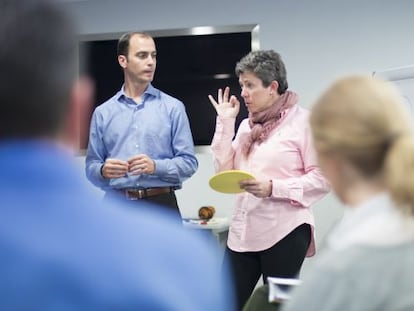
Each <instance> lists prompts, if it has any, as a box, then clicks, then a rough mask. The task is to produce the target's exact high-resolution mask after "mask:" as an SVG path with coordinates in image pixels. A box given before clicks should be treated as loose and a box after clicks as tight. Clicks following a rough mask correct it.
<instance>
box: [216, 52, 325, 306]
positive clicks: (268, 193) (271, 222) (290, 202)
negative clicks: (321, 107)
mask: <svg viewBox="0 0 414 311" xmlns="http://www.w3.org/2000/svg"><path fill="white" fill-rule="evenodd" d="M236 75H237V76H238V78H239V83H240V87H241V97H243V100H244V102H245V105H246V106H247V109H248V111H249V117H248V118H247V119H245V120H243V121H242V123H241V124H240V126H239V129H238V130H237V134H236V136H235V137H234V134H235V121H236V116H237V115H238V113H239V109H240V102H239V101H238V100H237V98H236V96H234V95H231V96H230V89H229V88H228V87H226V88H225V89H224V92H223V90H222V89H219V90H218V97H217V100H216V99H215V98H214V97H213V96H211V95H209V99H210V101H211V103H212V105H213V106H214V108H215V109H216V111H217V121H216V122H217V123H216V131H215V134H214V137H213V141H212V144H211V147H212V150H213V155H214V165H215V169H216V171H217V172H220V171H224V170H230V169H237V170H244V171H247V172H249V173H251V174H253V175H254V176H255V178H256V179H254V180H245V181H242V182H241V183H240V187H241V188H243V189H244V190H245V192H243V193H241V194H238V195H237V199H236V205H235V209H234V214H233V217H232V220H231V225H230V230H229V237H228V241H227V249H226V256H228V259H229V260H230V263H231V265H232V268H233V272H234V281H235V288H236V294H237V299H238V306H239V308H240V309H241V308H242V307H243V305H244V304H245V302H246V301H247V299H248V298H249V296H250V295H251V293H252V291H253V289H254V288H255V286H256V284H257V281H258V280H259V278H260V276H263V281H264V282H265V283H266V279H267V277H268V276H274V277H295V276H297V274H298V273H299V270H300V267H301V265H302V263H303V260H304V258H305V256H312V255H313V254H314V253H315V243H314V218H313V215H312V211H311V205H312V204H313V203H315V202H316V201H318V200H319V199H321V198H322V197H323V196H324V195H325V194H326V193H327V192H328V191H329V185H328V183H327V181H326V180H325V178H324V177H323V176H322V174H321V172H320V170H319V168H318V166H317V162H316V157H315V152H314V149H313V145H312V141H311V132H310V129H309V122H308V117H309V113H308V111H307V110H305V109H303V108H302V107H300V106H299V105H298V104H297V102H298V96H297V95H296V94H295V93H294V92H292V91H290V90H288V83H287V80H286V69H285V65H284V63H283V61H282V59H281V57H280V55H279V54H278V53H276V52H274V51H272V50H269V51H253V52H251V53H249V54H248V55H246V56H245V57H243V58H242V59H241V60H240V62H238V63H237V65H236ZM233 137H234V139H233Z"/></svg>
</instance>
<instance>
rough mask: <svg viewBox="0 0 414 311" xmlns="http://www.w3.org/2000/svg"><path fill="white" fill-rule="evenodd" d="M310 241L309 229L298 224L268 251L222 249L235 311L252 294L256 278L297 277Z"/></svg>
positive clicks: (307, 226)
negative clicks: (229, 275)
mask: <svg viewBox="0 0 414 311" xmlns="http://www.w3.org/2000/svg"><path fill="white" fill-rule="evenodd" d="M310 239H311V228H310V225H308V224H302V225H300V226H299V227H297V228H295V229H294V230H293V231H292V232H290V233H289V234H288V235H287V236H285V237H284V238H283V239H282V240H281V241H279V242H277V243H276V244H275V245H273V246H272V247H271V248H269V249H266V250H263V251H259V252H235V251H232V250H231V249H229V248H228V247H227V248H226V252H225V256H226V259H227V260H228V261H229V263H230V266H231V269H232V272H233V278H234V284H235V291H236V299H237V306H238V310H242V308H243V306H244V304H245V303H246V301H247V300H248V299H249V297H250V295H251V294H252V292H253V290H254V288H255V286H256V284H257V282H258V280H259V278H260V276H261V275H262V276H263V282H264V283H265V284H266V283H267V277H268V276H273V277H289V278H293V277H297V276H298V274H299V271H300V268H301V266H302V263H303V261H304V259H305V256H306V252H307V250H308V247H309V243H310Z"/></svg>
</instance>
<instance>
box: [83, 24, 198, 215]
mask: <svg viewBox="0 0 414 311" xmlns="http://www.w3.org/2000/svg"><path fill="white" fill-rule="evenodd" d="M118 63H119V65H120V66H121V68H122V69H123V71H124V85H123V86H122V88H121V90H120V91H119V92H118V93H117V94H115V96H113V97H112V98H110V99H109V100H108V101H106V102H105V103H103V104H102V105H100V106H98V107H97V108H96V109H95V111H94V113H93V116H92V120H91V125H90V135H89V144H88V151H87V155H86V175H87V177H88V179H89V180H90V181H91V182H92V183H93V184H94V185H96V186H98V187H100V188H101V189H102V190H104V191H106V197H111V196H118V197H122V198H124V199H126V200H133V201H137V200H141V199H144V200H149V201H153V202H156V203H159V204H162V205H165V206H167V207H169V208H170V209H172V210H173V211H175V212H176V214H177V215H180V213H179V209H178V205H177V200H176V197H175V193H174V190H175V189H179V188H181V187H182V183H183V181H184V180H185V179H187V178H189V177H191V176H192V175H193V174H194V173H195V171H196V170H197V167H198V162H197V158H196V157H195V154H194V143H193V138H192V134H191V130H190V125H189V121H188V117H187V114H186V112H185V107H184V105H183V103H182V102H181V101H179V100H177V99H176V98H173V97H171V96H169V95H167V94H165V93H164V92H162V91H160V90H158V89H156V88H154V87H153V86H152V84H151V82H152V80H153V78H154V73H155V69H156V64H157V51H156V47H155V43H154V40H153V38H152V37H151V36H150V35H148V34H146V33H141V32H130V33H126V34H124V35H123V36H121V38H120V39H119V41H118Z"/></svg>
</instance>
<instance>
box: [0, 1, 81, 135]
mask: <svg viewBox="0 0 414 311" xmlns="http://www.w3.org/2000/svg"><path fill="white" fill-rule="evenodd" d="M0 41H1V44H0V68H1V70H0V102H1V106H0V138H1V139H2V138H27V137H56V136H57V135H58V134H59V133H60V132H61V131H62V129H63V128H64V127H65V126H66V123H67V122H66V120H67V118H68V117H69V116H68V114H69V113H70V112H71V111H72V110H73V109H72V108H71V106H70V105H69V104H70V102H71V98H72V97H73V95H74V93H76V92H78V91H79V90H80V88H78V89H77V90H74V81H75V77H76V72H77V69H76V68H77V66H76V37H75V32H74V29H73V27H72V23H71V22H70V21H69V19H68V17H67V16H66V15H65V14H64V13H63V12H61V11H60V10H59V9H58V8H57V7H56V5H54V4H51V3H50V2H49V1H42V0H0Z"/></svg>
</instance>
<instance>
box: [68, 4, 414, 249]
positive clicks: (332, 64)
mask: <svg viewBox="0 0 414 311" xmlns="http://www.w3.org/2000/svg"><path fill="white" fill-rule="evenodd" d="M62 5H63V6H64V7H65V8H66V9H67V10H68V11H70V12H71V13H72V14H73V15H74V16H75V17H76V18H77V20H78V25H79V31H80V33H81V34H82V35H88V34H103V33H113V32H124V31H128V30H132V29H134V30H136V29H137V30H165V29H177V28H187V27H194V26H207V25H209V26H226V25H239V24H259V25H260V33H259V39H260V48H262V49H275V50H277V51H279V52H280V53H281V54H282V56H283V58H284V61H285V63H286V67H287V70H288V80H289V82H290V88H291V89H292V90H295V91H296V92H298V93H299V95H300V97H301V101H300V104H301V105H303V106H305V107H310V106H311V104H312V102H313V101H314V100H315V98H316V97H317V96H318V94H319V93H320V92H321V91H322V90H323V89H324V88H325V87H326V86H327V84H328V83H329V82H331V81H332V80H333V79H335V78H337V77H339V76H342V75H344V74H349V73H371V72H372V71H374V70H384V69H388V68H394V67H401V66H405V65H409V64H414V40H413V29H414V18H412V13H413V12H414V1H411V0H393V1H389V0H388V1H382V0H365V1H361V0H347V1H337V0H315V1H307V0H296V1H289V0H272V1H246V0H239V1H221V0H209V1H201V0H193V1H190V0H188V1H186V0H174V1H164V0H152V1H136V0H90V1H75V2H68V3H64V4H62ZM171 61H174V60H171ZM197 156H198V159H199V161H200V169H199V171H198V172H197V174H196V175H195V176H194V177H193V178H191V179H190V180H188V181H187V182H185V183H184V189H183V190H181V191H178V193H177V195H178V198H179V201H180V205H181V207H182V209H183V213H184V214H185V216H194V215H195V214H196V211H197V209H198V208H199V207H200V206H201V205H214V206H216V208H217V210H218V214H219V215H229V214H230V213H231V209H232V202H233V197H232V196H231V195H224V194H219V193H215V192H213V191H212V190H210V189H209V187H208V179H209V178H210V176H211V175H212V174H213V173H214V172H213V168H212V162H211V156H210V155H209V154H208V153H199V154H197ZM314 211H315V216H316V222H317V243H318V244H319V243H320V242H321V241H322V239H323V236H324V235H325V233H326V231H327V230H328V229H329V227H331V225H332V223H333V222H334V220H335V219H337V218H339V217H340V215H341V204H340V203H339V202H338V201H337V200H336V198H335V197H334V195H332V194H330V195H328V196H327V197H326V198H325V199H323V200H322V201H321V202H319V203H318V204H316V205H315V206H314Z"/></svg>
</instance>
